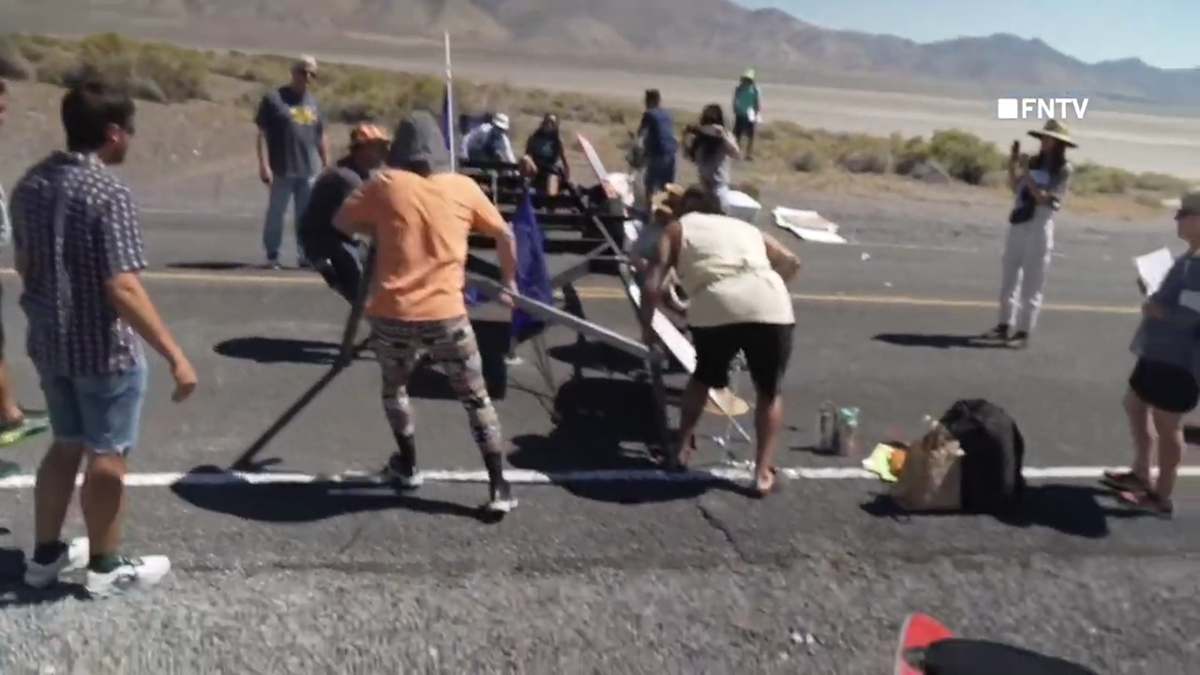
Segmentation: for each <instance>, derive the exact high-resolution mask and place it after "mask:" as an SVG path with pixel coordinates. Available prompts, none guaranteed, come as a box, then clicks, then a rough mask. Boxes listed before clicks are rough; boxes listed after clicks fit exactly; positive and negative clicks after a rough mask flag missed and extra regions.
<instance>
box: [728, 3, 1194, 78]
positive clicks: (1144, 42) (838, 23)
mask: <svg viewBox="0 0 1200 675" xmlns="http://www.w3.org/2000/svg"><path fill="white" fill-rule="evenodd" d="M734 2H737V3H738V4H741V5H745V6H747V7H779V8H781V9H784V10H786V11H788V12H791V13H792V14H795V15H796V16H798V17H799V18H801V19H803V20H805V21H807V22H809V23H815V24H817V25H819V26H824V27H826V28H839V29H845V30H860V31H865V32H868V33H891V34H893V35H900V36H902V37H906V38H910V39H913V40H916V41H918V42H931V41H934V40H944V39H947V38H954V37H959V36H962V35H990V34H992V33H1012V34H1014V35H1020V36H1021V37H1024V38H1035V37H1037V38H1041V39H1042V40H1045V41H1046V42H1047V43H1049V44H1050V45H1051V46H1052V47H1054V48H1055V49H1057V50H1059V51H1061V52H1063V53H1066V54H1070V55H1071V56H1074V57H1076V58H1079V59H1083V60H1084V61H1093V62H1094V61H1103V60H1108V59H1119V58H1126V57H1130V56H1136V57H1140V58H1141V59H1142V60H1143V61H1145V62H1147V63H1149V64H1151V65H1155V66H1159V67H1163V68H1195V67H1200V39H1198V38H1197V34H1196V30H1197V29H1198V28H1200V0H1142V1H1141V2H1134V1H1133V0H1002V1H1001V2H971V1H970V0H734Z"/></svg>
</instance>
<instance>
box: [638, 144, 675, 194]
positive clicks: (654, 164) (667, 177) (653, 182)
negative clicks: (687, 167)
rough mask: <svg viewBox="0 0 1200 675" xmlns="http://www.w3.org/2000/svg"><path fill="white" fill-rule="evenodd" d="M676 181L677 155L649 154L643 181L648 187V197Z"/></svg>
mask: <svg viewBox="0 0 1200 675" xmlns="http://www.w3.org/2000/svg"><path fill="white" fill-rule="evenodd" d="M674 182H675V155H648V156H647V157H646V169H645V171H643V172H642V183H643V184H644V185H645V187H646V199H650V198H651V197H653V196H654V194H655V193H657V192H658V191H660V190H662V189H663V188H664V187H666V185H667V183H674Z"/></svg>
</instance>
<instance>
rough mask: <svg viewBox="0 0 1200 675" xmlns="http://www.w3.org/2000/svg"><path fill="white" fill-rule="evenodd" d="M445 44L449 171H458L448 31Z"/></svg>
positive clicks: (452, 76) (452, 74) (452, 78)
mask: <svg viewBox="0 0 1200 675" xmlns="http://www.w3.org/2000/svg"><path fill="white" fill-rule="evenodd" d="M445 43H446V137H447V138H449V139H450V171H451V172H454V171H458V141H457V138H456V136H455V135H454V127H455V126H456V123H455V121H454V117H455V115H454V71H453V69H452V68H451V67H450V31H446V33H445Z"/></svg>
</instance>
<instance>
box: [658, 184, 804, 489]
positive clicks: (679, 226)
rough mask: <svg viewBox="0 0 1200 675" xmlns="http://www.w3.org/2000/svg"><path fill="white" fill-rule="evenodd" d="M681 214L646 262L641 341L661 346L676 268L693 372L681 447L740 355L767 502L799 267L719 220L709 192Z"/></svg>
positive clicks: (741, 227)
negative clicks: (666, 289)
mask: <svg viewBox="0 0 1200 675" xmlns="http://www.w3.org/2000/svg"><path fill="white" fill-rule="evenodd" d="M679 209H680V211H681V212H682V214H683V215H682V216H681V217H679V218H677V219H673V220H672V221H671V222H669V223H668V224H667V225H666V227H665V228H663V234H662V237H661V239H660V240H659V246H658V250H657V251H656V252H655V255H654V256H653V258H652V259H650V260H649V261H647V262H648V265H647V267H646V271H645V276H644V279H643V282H642V289H641V290H642V298H643V301H642V306H641V311H640V318H641V323H642V335H643V339H644V341H645V342H646V344H652V343H654V342H656V341H658V335H657V334H656V333H655V331H654V328H653V327H652V319H653V317H654V311H655V309H657V307H658V305H659V304H660V302H661V301H662V297H663V282H664V280H665V279H666V275H667V273H668V272H669V271H670V270H671V269H674V270H675V271H676V272H677V273H678V275H679V283H680V285H681V286H683V288H684V290H685V291H686V292H687V295H688V298H689V299H690V300H689V303H690V305H689V307H688V313H687V322H688V328H689V329H690V331H691V334H692V343H693V344H694V345H695V347H696V370H695V372H694V373H693V374H692V378H691V380H690V381H689V382H688V384H687V388H686V390H685V391H684V393H683V402H682V403H681V405H680V421H679V441H678V442H679V447H678V448H677V449H676V450H675V452H674V456H675V457H677V458H678V461H679V463H680V464H685V463H686V460H687V454H688V453H686V452H685V451H684V450H683V448H685V447H691V446H692V442H691V441H692V437H693V435H694V434H695V431H696V425H697V423H699V421H700V414H701V413H702V412H703V410H704V403H705V401H706V400H707V399H708V394H709V390H710V389H724V388H725V387H728V386H729V370H730V366H731V364H732V362H733V359H734V357H735V356H737V354H738V352H741V353H743V354H745V357H746V363H747V365H748V367H749V370H750V379H751V380H753V381H754V388H755V391H756V393H757V397H758V398H757V401H756V403H755V410H754V423H755V429H756V431H757V437H758V449H757V450H758V452H757V455H756V459H755V463H756V471H755V481H754V485H755V491H756V493H757V494H758V495H759V496H765V495H766V494H767V493H769V492H770V491H771V490H772V488H773V487H774V485H775V469H774V456H775V451H776V449H777V447H778V444H779V436H780V433H781V431H782V428H783V397H782V395H781V389H782V387H783V378H784V374H785V373H786V371H787V367H788V361H789V360H790V359H791V354H792V333H793V332H794V329H795V324H796V317H795V311H794V309H793V307H792V296H791V293H790V292H789V291H788V288H787V283H786V282H787V281H788V280H790V279H792V278H793V277H794V276H795V275H796V274H797V273H798V272H799V271H800V261H799V260H798V259H797V258H796V256H795V255H794V254H793V253H792V252H791V251H789V250H788V249H787V248H786V247H784V246H783V245H782V244H780V243H779V242H778V241H777V240H775V239H774V238H773V237H771V236H770V235H767V234H765V233H764V232H763V231H762V230H759V229H758V228H757V227H755V226H753V225H751V224H749V223H747V222H744V221H741V220H738V219H736V218H730V217H728V216H724V215H721V214H720V205H719V204H718V203H717V201H716V197H715V195H713V194H712V193H711V192H710V191H709V190H708V189H707V188H706V187H702V186H693V187H690V188H688V189H687V190H686V191H685V192H684V194H683V196H682V197H681V198H680V201H679Z"/></svg>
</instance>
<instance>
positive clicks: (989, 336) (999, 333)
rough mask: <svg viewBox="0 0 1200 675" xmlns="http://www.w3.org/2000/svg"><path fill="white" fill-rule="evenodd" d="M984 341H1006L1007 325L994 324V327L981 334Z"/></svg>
mask: <svg viewBox="0 0 1200 675" xmlns="http://www.w3.org/2000/svg"><path fill="white" fill-rule="evenodd" d="M983 339H985V340H1000V341H1007V340H1008V324H1006V323H1001V324H996V327H995V328H993V329H991V330H989V331H988V332H986V333H984V334H983Z"/></svg>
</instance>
